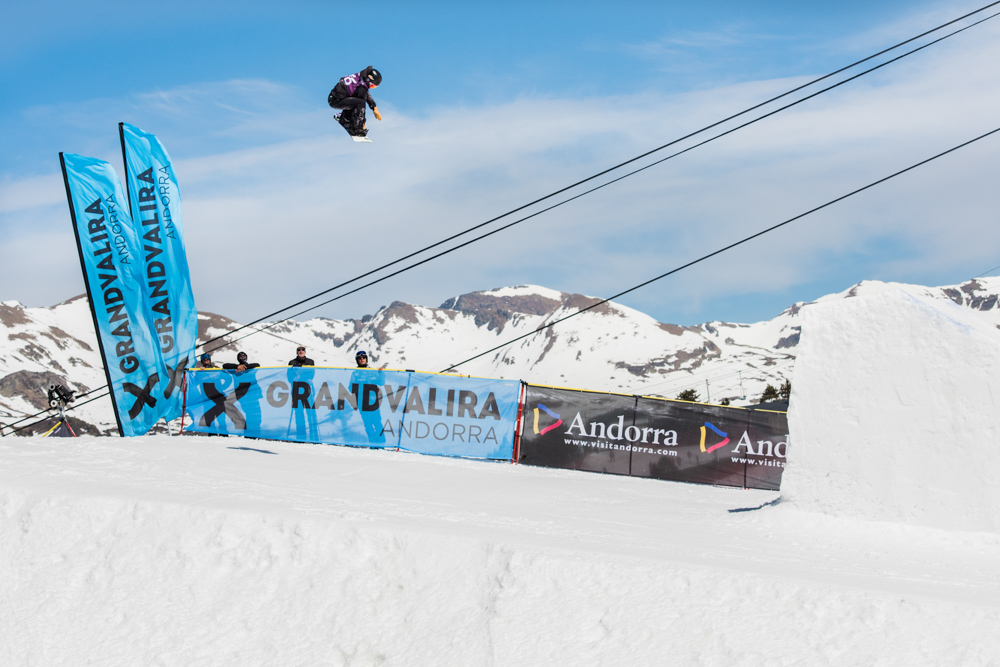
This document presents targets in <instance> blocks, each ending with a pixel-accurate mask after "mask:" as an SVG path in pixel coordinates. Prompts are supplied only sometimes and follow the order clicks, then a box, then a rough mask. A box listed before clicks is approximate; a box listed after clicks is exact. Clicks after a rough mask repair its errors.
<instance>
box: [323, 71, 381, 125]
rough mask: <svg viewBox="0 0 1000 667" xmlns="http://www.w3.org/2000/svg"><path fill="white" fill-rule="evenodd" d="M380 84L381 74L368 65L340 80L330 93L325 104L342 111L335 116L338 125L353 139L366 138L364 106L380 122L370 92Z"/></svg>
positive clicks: (376, 107) (379, 115)
mask: <svg viewBox="0 0 1000 667" xmlns="http://www.w3.org/2000/svg"><path fill="white" fill-rule="evenodd" d="M380 83H382V74H381V72H379V71H378V70H377V69H375V68H374V67H372V66H371V65H369V66H368V67H366V68H364V69H363V70H361V71H360V72H358V73H356V74H348V75H347V76H345V77H343V78H341V79H340V81H338V82H337V85H336V86H334V87H333V90H331V91H330V95H329V97H327V99H326V101H327V103H328V104H329V105H330V106H331V107H333V108H334V109H342V110H343V111H342V113H341V114H340V115H339V116H337V119H338V120H339V121H340V124H341V125H343V126H344V129H346V130H347V132H348V133H349V134H350V135H351V136H353V137H365V136H368V127H367V125H366V124H365V104H367V105H368V106H370V107H371V108H372V113H373V114H375V118H377V119H379V120H382V114H380V113H379V112H378V106H377V105H376V104H375V100H374V98H372V94H371V91H372V90H374V89H375V88H378V86H379V84H380Z"/></svg>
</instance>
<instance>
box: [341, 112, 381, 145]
mask: <svg viewBox="0 0 1000 667" xmlns="http://www.w3.org/2000/svg"><path fill="white" fill-rule="evenodd" d="M333 117H334V118H335V119H336V120H337V125H339V126H341V127H343V128H344V131H345V132H347V134H348V136H350V137H351V139H354V141H356V142H357V143H359V144H370V143H371V142H372V140H371V139H369V138H368V137H358V136H355V135H353V134H351V131H350V130H348V129H347V127H346V126H345V125H344V124H343V123H341V122H340V114H339V113H338V114H334V116H333Z"/></svg>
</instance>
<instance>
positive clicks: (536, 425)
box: [534, 403, 563, 435]
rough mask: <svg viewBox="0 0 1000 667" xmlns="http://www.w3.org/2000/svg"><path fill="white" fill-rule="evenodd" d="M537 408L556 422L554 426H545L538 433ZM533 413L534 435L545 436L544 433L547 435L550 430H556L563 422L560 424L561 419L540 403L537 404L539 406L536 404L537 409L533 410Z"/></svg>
mask: <svg viewBox="0 0 1000 667" xmlns="http://www.w3.org/2000/svg"><path fill="white" fill-rule="evenodd" d="M539 408H541V409H542V410H544V411H545V413H546V414H547V415H548V416H550V417H552V418H553V419H555V420H556V422H555V423H554V424H552V425H550V426H546V427H545V428H543V429H542V430H541V431H539V430H538V409H539ZM534 412H535V424H534V429H535V433H536V434H538V435H545V434H546V433H548V432H549V431H551V430H552V429H554V428H556V427H559V426H562V423H563V422H562V419H561V418H560V417H559V415H557V414H556V413H554V412H552V411H551V410H549V409H548V408H547V407H545V406H544V405H542V404H541V403H539V404H538V407H537V408H535V411H534Z"/></svg>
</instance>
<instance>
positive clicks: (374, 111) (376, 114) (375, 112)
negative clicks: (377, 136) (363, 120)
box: [372, 107, 382, 120]
mask: <svg viewBox="0 0 1000 667" xmlns="http://www.w3.org/2000/svg"><path fill="white" fill-rule="evenodd" d="M372 113H373V114H375V117H376V118H378V119H379V120H382V114H380V113H379V112H378V107H375V108H374V109H372Z"/></svg>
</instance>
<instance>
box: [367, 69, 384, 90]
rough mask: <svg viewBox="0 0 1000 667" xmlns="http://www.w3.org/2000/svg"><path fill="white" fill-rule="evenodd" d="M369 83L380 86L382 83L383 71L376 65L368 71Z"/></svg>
mask: <svg viewBox="0 0 1000 667" xmlns="http://www.w3.org/2000/svg"><path fill="white" fill-rule="evenodd" d="M368 83H369V84H370V85H372V86H378V85H381V84H382V73H381V72H379V71H378V70H377V69H375V68H374V67H372V68H371V71H370V72H368Z"/></svg>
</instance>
